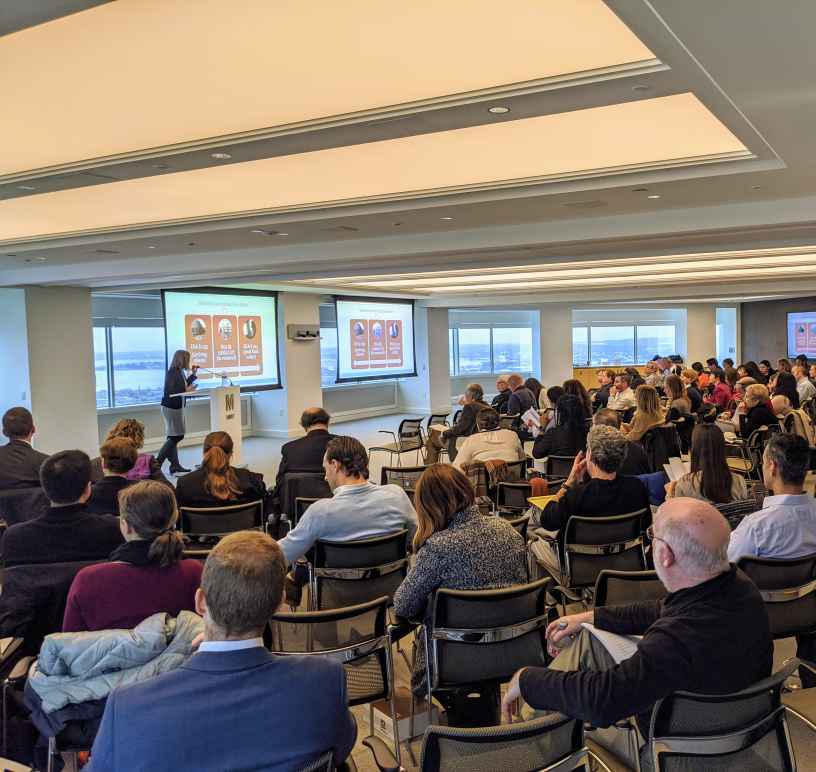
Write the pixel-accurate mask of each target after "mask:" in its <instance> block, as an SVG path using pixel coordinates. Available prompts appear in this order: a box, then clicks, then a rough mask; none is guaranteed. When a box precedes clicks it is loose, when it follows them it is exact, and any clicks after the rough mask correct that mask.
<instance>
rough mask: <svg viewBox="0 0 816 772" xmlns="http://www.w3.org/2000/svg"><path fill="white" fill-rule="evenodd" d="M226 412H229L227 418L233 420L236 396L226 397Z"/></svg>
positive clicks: (227, 395) (226, 395)
mask: <svg viewBox="0 0 816 772" xmlns="http://www.w3.org/2000/svg"><path fill="white" fill-rule="evenodd" d="M224 410H225V411H226V412H227V414H228V415H227V418H232V417H233V415H234V413H235V395H234V394H225V395H224Z"/></svg>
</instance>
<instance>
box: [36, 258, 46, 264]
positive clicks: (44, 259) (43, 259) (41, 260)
mask: <svg viewBox="0 0 816 772" xmlns="http://www.w3.org/2000/svg"><path fill="white" fill-rule="evenodd" d="M35 259H36V260H39V261H40V262H41V263H44V262H45V261H46V260H48V258H47V257H37V258H35Z"/></svg>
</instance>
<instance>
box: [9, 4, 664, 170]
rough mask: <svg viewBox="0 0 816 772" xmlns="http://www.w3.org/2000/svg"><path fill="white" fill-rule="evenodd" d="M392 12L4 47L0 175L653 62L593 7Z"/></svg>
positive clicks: (102, 34)
mask: <svg viewBox="0 0 816 772" xmlns="http://www.w3.org/2000/svg"><path fill="white" fill-rule="evenodd" d="M394 13H395V11H394V6H393V5H392V4H389V3H382V2H379V1H378V0H348V2H342V3H339V2H321V3H309V2H302V3H297V2H269V1H268V0H196V2H194V3H190V2H189V0H118V2H115V3H107V4H104V5H102V6H99V7H97V8H93V9H90V10H87V11H85V12H83V13H77V14H73V15H70V16H66V17H64V18H62V19H59V20H56V21H53V22H51V23H48V24H42V25H39V26H36V27H32V28H30V29H27V30H24V31H21V32H18V33H16V34H12V35H7V36H4V37H2V38H0V72H2V73H3V109H2V116H0V140H2V141H0V175H4V174H11V173H14V172H21V171H24V170H33V169H44V168H50V167H54V166H59V165H63V164H69V163H74V162H78V161H83V160H88V159H93V158H101V157H106V156H116V155H120V154H126V153H130V152H134V151H138V150H141V149H145V148H156V147H163V146H167V145H175V144H178V143H186V142H194V141H197V140H202V139H206V138H210V137H219V136H225V135H230V134H237V133H244V132H251V131H255V130H258V129H265V128H270V127H276V126H284V125H289V124H297V123H301V122H305V121H314V120H318V119H322V118H326V117H329V116H340V115H348V114H354V113H359V112H361V111H370V110H374V109H377V108H382V107H385V106H390V105H405V104H408V103H413V102H418V101H424V100H433V99H435V98H439V97H443V96H446V95H451V94H461V93H467V92H473V91H480V90H485V89H492V88H495V87H498V86H502V85H507V84H516V83H523V82H529V81H536V80H543V79H548V78H553V77H558V76H564V75H568V74H571V73H578V72H585V71H592V70H597V69H602V68H610V67H612V68H617V67H621V66H622V65H627V64H634V63H636V62H646V61H650V60H653V59H654V56H653V54H652V52H651V51H650V50H649V49H648V48H647V47H646V46H645V45H643V44H642V43H641V42H640V41H639V40H638V38H637V37H636V36H635V35H634V34H633V33H632V32H631V31H630V30H629V29H628V28H627V27H626V26H625V25H624V24H623V22H621V21H620V19H618V17H617V16H615V14H614V13H613V12H612V11H611V10H610V9H609V8H608V7H607V6H606V4H605V3H604V2H602V0H548V1H547V2H541V0H517V1H516V2H514V3H513V9H512V13H508V12H507V8H506V7H504V6H503V5H502V4H501V3H496V2H493V0H448V1H447V2H444V3H438V2H433V0H415V1H414V2H411V3H402V4H400V6H399V12H398V16H397V17H395V15H394ZM317 18H319V20H320V23H319V24H316V23H315V19H317ZM429 20H432V23H429ZM418 40H421V41H422V55H421V56H418V55H416V53H417V52H416V49H415V41H418ZM350 51H351V52H354V55H349V52H350ZM32 52H34V54H35V55H32ZM100 62H104V66H100ZM135 63H138V66H134V65H135ZM55 126H61V127H65V129H66V130H65V131H63V132H61V134H60V141H59V142H54V141H53V140H54V137H53V130H54V127H55Z"/></svg>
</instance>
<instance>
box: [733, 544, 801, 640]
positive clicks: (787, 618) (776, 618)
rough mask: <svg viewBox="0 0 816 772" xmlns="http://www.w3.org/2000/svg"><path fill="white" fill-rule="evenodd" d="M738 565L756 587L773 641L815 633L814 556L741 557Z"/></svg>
mask: <svg viewBox="0 0 816 772" xmlns="http://www.w3.org/2000/svg"><path fill="white" fill-rule="evenodd" d="M738 565H739V567H740V568H741V569H742V571H743V572H744V573H745V574H746V575H747V576H748V577H749V578H750V579H751V580H752V581H753V582H754V584H755V585H756V586H757V587H758V588H759V592H760V594H761V595H762V598H763V600H764V601H765V608H766V610H767V611H768V620H769V622H770V624H771V634H772V635H773V637H774V638H788V637H790V636H792V635H796V634H797V633H809V632H816V555H805V556H804V557H801V558H793V559H789V560H781V559H774V558H753V557H744V558H740V560H739V563H738Z"/></svg>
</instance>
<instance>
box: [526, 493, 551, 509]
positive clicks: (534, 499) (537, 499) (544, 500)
mask: <svg viewBox="0 0 816 772" xmlns="http://www.w3.org/2000/svg"><path fill="white" fill-rule="evenodd" d="M554 498H555V494H553V495H552V496H530V498H528V499H527V501H528V502H529V503H530V504H532V505H533V506H534V507H538V508H539V509H544V507H546V506H547V504H549V503H550V502H551V501H552V500H553V499H554Z"/></svg>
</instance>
